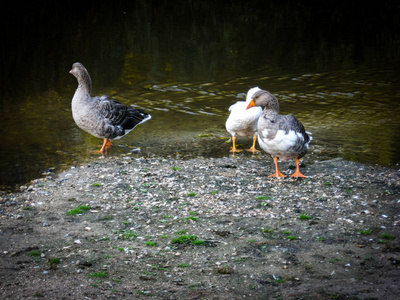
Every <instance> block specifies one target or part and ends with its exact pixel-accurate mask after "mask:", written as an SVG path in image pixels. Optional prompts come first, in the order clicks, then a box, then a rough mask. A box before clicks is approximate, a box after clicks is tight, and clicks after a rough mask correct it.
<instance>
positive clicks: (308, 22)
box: [0, 1, 400, 185]
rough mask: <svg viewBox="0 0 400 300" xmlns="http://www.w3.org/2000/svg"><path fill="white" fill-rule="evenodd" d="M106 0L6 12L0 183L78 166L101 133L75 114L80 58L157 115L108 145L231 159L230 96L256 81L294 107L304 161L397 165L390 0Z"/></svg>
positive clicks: (101, 79)
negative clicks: (346, 1)
mask: <svg viewBox="0 0 400 300" xmlns="http://www.w3.org/2000/svg"><path fill="white" fill-rule="evenodd" d="M265 2H267V3H265ZM101 3H102V4H98V2H96V1H93V2H91V1H87V2H84V4H80V6H75V4H74V3H73V2H71V3H69V4H68V6H63V7H60V6H59V5H61V4H57V3H53V2H50V1H42V2H41V4H42V5H38V6H35V7H32V10H31V13H29V14H22V15H21V16H20V19H18V20H17V21H18V23H19V24H21V26H12V25H13V22H16V21H15V20H14V19H15V18H14V19H13V20H7V19H5V20H2V21H7V22H8V23H7V24H8V25H9V26H8V27H7V28H10V30H9V31H8V32H5V33H4V38H3V44H2V47H0V54H1V56H0V57H1V59H2V62H3V72H2V73H1V74H0V80H1V81H2V82H3V85H2V86H1V88H0V97H1V99H0V109H1V114H2V117H3V124H2V126H1V128H0V130H1V131H0V132H1V135H2V147H1V148H0V171H1V173H0V185H13V184H17V183H18V184H22V183H24V182H26V181H28V180H30V179H33V178H35V177H38V176H40V174H41V173H42V172H46V171H47V170H49V169H52V168H53V167H55V168H58V169H59V168H60V167H61V166H69V165H73V164H76V163H79V162H80V161H82V160H84V159H86V158H90V157H93V155H94V154H92V150H96V149H98V148H99V145H100V143H101V140H99V139H97V138H94V137H92V136H90V135H88V134H86V133H84V132H83V131H81V130H80V129H78V128H77V126H76V125H75V124H74V123H73V120H72V116H71V111H70V101H71V98H72V96H73V93H74V91H75V89H76V86H77V83H76V80H75V78H73V77H72V76H71V75H70V74H68V71H69V69H70V68H71V65H72V63H74V62H75V61H81V62H82V63H84V64H85V66H86V67H87V69H88V71H89V73H90V74H91V76H92V79H93V95H101V94H108V95H111V96H112V97H113V98H115V99H117V100H119V101H121V102H123V103H125V104H132V105H133V106H135V107H139V108H144V109H145V110H146V111H148V112H149V113H150V114H151V115H152V116H153V118H152V119H151V120H150V121H149V122H146V123H144V124H142V125H140V126H138V127H137V128H136V129H135V130H134V131H133V132H131V133H130V134H129V135H128V136H126V137H124V138H123V139H121V140H118V141H116V142H115V143H114V147H113V148H112V150H111V155H119V154H120V153H130V152H131V151H132V150H133V149H135V148H137V147H141V148H142V151H141V153H140V154H134V155H161V156H172V157H176V156H178V157H181V158H189V157H195V156H198V155H201V156H207V157H221V156H227V155H229V153H228V151H229V146H230V144H229V143H226V141H227V138H228V137H229V134H228V133H227V132H226V130H225V127H224V124H225V120H226V118H227V115H228V107H229V106H230V105H231V104H233V103H234V102H236V101H238V100H243V99H244V98H245V94H246V92H247V90H248V89H249V88H251V87H254V86H259V87H260V88H263V89H266V90H269V91H270V92H272V93H274V94H275V95H276V96H277V97H278V98H279V100H280V102H281V113H282V114H288V113H292V114H294V115H295V116H296V117H297V118H298V119H299V120H301V122H302V123H303V124H304V125H305V127H306V129H307V130H308V131H311V132H312V133H313V137H314V139H313V141H312V144H311V147H310V151H309V154H308V155H307V156H306V157H305V160H306V161H307V163H313V162H314V161H316V160H322V159H327V158H332V157H343V158H344V159H350V160H356V161H360V162H365V163H378V164H383V165H392V166H394V165H396V164H398V163H399V162H400V161H399V158H398V157H399V154H400V139H399V138H398V136H399V134H400V121H399V118H398V116H399V114H400V106H399V105H398V100H399V96H400V94H399V87H400V83H399V72H398V70H399V69H398V63H399V49H398V47H397V46H396V45H398V42H399V41H400V33H399V32H398V30H397V28H398V24H397V23H398V22H399V21H398V18H397V16H396V18H395V17H394V16H395V14H394V11H396V10H395V9H393V7H389V6H387V7H386V6H385V5H382V6H381V7H380V8H378V9H377V8H375V7H368V6H364V7H362V8H357V9H356V8H353V9H352V8H351V7H350V8H349V7H347V6H346V9H343V7H340V4H339V6H338V4H337V3H335V5H334V6H332V7H329V4H326V5H325V6H313V7H309V5H303V4H302V3H301V2H298V3H297V4H282V3H280V1H276V2H275V1H260V2H258V1H254V2H248V3H242V2H241V1H238V2H235V1H233V2H229V3H230V5H227V4H226V3H224V2H221V3H213V2H211V1H210V2H209V1H201V2H199V1H176V2H168V1H166V2H164V3H160V2H157V3H155V2H153V1H131V2H130V3H129V4H127V3H122V2H118V3H114V2H113V3H112V6H110V4H107V2H101ZM172 3H174V4H172ZM156 4H157V5H156ZM365 5H367V4H365ZM371 13H373V15H374V18H369V16H370V14H371ZM37 16H42V18H39V19H38V18H37ZM382 19H384V20H385V22H380V21H381V20H382ZM22 25H23V26H22ZM20 28H24V30H21V29H20ZM239 142H240V143H243V144H244V145H243V147H245V146H247V144H248V145H250V143H251V140H250V139H244V138H242V139H239ZM240 155H242V154H240ZM243 155H249V157H250V154H243Z"/></svg>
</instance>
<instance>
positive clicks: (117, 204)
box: [0, 155, 400, 299]
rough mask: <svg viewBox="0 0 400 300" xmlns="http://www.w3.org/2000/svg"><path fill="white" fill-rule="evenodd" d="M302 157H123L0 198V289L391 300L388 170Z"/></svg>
mask: <svg viewBox="0 0 400 300" xmlns="http://www.w3.org/2000/svg"><path fill="white" fill-rule="evenodd" d="M305 161H306V165H305V166H302V167H301V169H302V171H304V174H305V175H308V176H309V177H308V178H306V179H293V178H285V179H275V178H268V175H269V174H271V173H272V172H273V170H272V168H273V164H272V163H271V161H270V160H269V159H268V158H266V157H264V156H261V155H260V156H254V157H253V156H252V157H250V158H249V157H247V156H238V157H223V158H201V157H198V158H193V159H185V160H182V159H175V158H160V157H151V158H145V157H138V158H135V157H132V156H130V155H125V156H121V157H110V158H108V159H97V160H96V159H95V160H91V161H89V162H85V163H83V164H82V165H80V166H78V167H71V168H69V169H68V170H65V171H62V172H60V173H54V174H53V173H52V174H49V176H47V177H45V178H42V179H37V180H34V181H32V183H31V184H30V185H29V186H26V187H25V188H23V190H22V191H21V192H18V193H7V194H3V195H2V201H1V205H0V211H1V214H0V221H1V222H0V245H1V246H0V262H1V266H0V295H1V296H2V297H3V298H7V297H8V298H12V299H19V298H36V297H39V296H41V297H45V298H53V299H54V298H65V299H80V298H85V297H86V298H88V299H94V298H108V297H115V298H118V299H129V298H135V297H138V298H140V297H152V298H155V299H156V298H159V299H181V298H184V297H185V298H189V299H198V298H202V299H228V298H232V297H233V298H246V297H249V298H252V297H255V298H260V297H264V298H265V297H267V298H268V297H270V298H274V297H278V298H279V297H281V298H283V299H325V298H326V297H328V298H329V297H331V298H332V297H334V298H336V299H338V298H339V299H341V298H343V299H345V298H346V299H359V298H375V299H381V298H387V299H393V298H394V297H395V296H396V295H398V294H399V293H400V285H399V281H400V279H399V278H400V276H399V275H400V265H399V263H398V262H399V261H400V244H399V240H400V235H399V230H398V226H399V224H398V223H399V222H400V209H399V203H400V196H399V194H400V172H399V170H395V169H390V168H385V167H379V166H368V165H363V164H358V163H355V162H347V161H343V160H339V159H336V160H329V161H321V162H317V163H313V164H309V165H308V164H307V159H306V160H305ZM292 165H293V163H292V162H283V163H281V164H280V166H281V167H282V171H283V172H286V171H287V172H289V173H290V172H293V170H292V169H291V168H292ZM185 237H186V238H187V239H185ZM35 295H36V296H35ZM337 297H338V298H337Z"/></svg>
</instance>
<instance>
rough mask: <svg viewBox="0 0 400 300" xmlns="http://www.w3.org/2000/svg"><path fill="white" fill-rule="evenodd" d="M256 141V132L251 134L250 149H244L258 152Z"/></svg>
mask: <svg viewBox="0 0 400 300" xmlns="http://www.w3.org/2000/svg"><path fill="white" fill-rule="evenodd" d="M256 141H257V134H255V135H253V146H251V148H250V149H246V151H249V152H253V153H256V152H260V151H259V150H257V149H256Z"/></svg>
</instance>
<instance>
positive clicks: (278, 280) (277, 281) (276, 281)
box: [274, 277, 286, 283]
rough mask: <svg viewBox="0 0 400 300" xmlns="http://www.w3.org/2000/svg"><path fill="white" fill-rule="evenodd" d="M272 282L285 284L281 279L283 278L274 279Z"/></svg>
mask: <svg viewBox="0 0 400 300" xmlns="http://www.w3.org/2000/svg"><path fill="white" fill-rule="evenodd" d="M274 282H275V283H285V282H286V280H285V279H283V278H279V277H276V278H274Z"/></svg>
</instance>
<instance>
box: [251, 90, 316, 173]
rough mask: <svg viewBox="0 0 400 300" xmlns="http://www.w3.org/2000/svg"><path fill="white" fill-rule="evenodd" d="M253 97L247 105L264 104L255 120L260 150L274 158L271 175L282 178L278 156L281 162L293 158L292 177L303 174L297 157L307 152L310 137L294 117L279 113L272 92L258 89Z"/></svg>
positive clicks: (277, 104)
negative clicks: (273, 171) (294, 163)
mask: <svg viewBox="0 0 400 300" xmlns="http://www.w3.org/2000/svg"><path fill="white" fill-rule="evenodd" d="M252 98H253V99H252V100H251V101H250V103H249V105H248V106H247V108H251V107H254V106H261V107H264V110H263V112H262V115H261V117H260V118H259V119H258V125H257V131H258V143H259V145H260V147H261V150H262V151H263V152H265V153H268V154H270V155H272V157H273V158H274V163H275V170H276V172H275V173H274V174H272V175H270V177H285V175H283V174H282V173H281V172H280V171H279V168H278V158H279V159H281V160H283V161H285V160H289V159H295V160H296V171H295V172H294V174H293V175H292V177H306V176H304V175H303V174H301V173H300V170H299V159H300V158H302V157H303V156H304V155H306V153H307V150H308V146H309V143H310V141H311V140H312V137H311V136H309V135H308V134H307V132H306V131H305V129H304V126H303V124H301V123H300V121H299V120H297V119H296V118H295V117H294V116H292V115H279V102H278V100H277V99H276V98H275V96H274V95H272V94H271V93H269V92H267V91H265V90H260V91H257V92H256V93H254V94H253V97H252ZM309 134H310V133H309ZM310 135H311V134H310Z"/></svg>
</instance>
